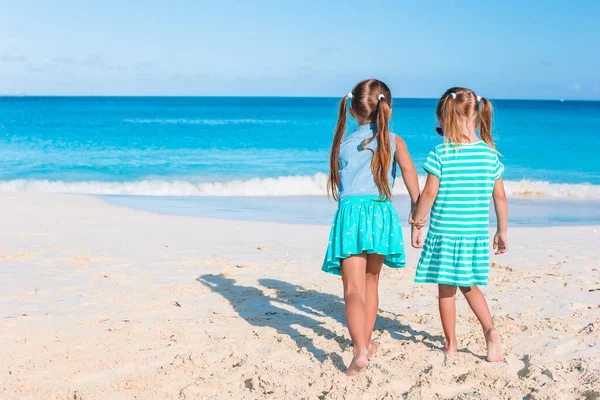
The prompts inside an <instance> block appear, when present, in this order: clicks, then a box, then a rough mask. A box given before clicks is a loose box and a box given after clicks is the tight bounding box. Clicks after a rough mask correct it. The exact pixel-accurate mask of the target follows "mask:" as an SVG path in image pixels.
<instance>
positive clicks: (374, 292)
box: [365, 254, 385, 360]
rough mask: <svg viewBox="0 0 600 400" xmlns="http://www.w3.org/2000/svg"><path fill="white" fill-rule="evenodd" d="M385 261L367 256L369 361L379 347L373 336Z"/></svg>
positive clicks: (378, 255) (378, 257)
mask: <svg viewBox="0 0 600 400" xmlns="http://www.w3.org/2000/svg"><path fill="white" fill-rule="evenodd" d="M384 260H385V256H383V255H381V254H369V255H368V256H367V275H366V301H365V312H366V321H367V325H366V327H367V330H366V340H367V344H368V347H369V353H368V354H367V358H368V359H369V360H370V359H371V358H372V357H373V356H374V355H375V352H376V351H377V346H378V344H377V343H376V342H374V341H373V340H372V336H373V329H374V328H375V320H376V319H377V312H378V311H379V273H380V272H381V266H382V265H383V261H384Z"/></svg>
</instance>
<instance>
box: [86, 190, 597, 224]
mask: <svg viewBox="0 0 600 400" xmlns="http://www.w3.org/2000/svg"><path fill="white" fill-rule="evenodd" d="M92 196H94V197H97V198H100V199H102V200H105V201H106V202H108V203H109V204H112V205H114V206H118V207H125V208H129V209H135V210H142V211H147V212H154V213H158V214H161V215H178V216H189V217H199V218H211V219H218V220H219V219H226V220H232V221H252V222H278V223H283V224H292V225H317V226H330V224H331V219H332V218H333V215H334V213H335V211H336V209H337V202H336V201H334V200H333V199H329V198H328V197H326V196H266V197H264V196H256V197H239V196H228V197H222V196H221V197H220V196H135V195H92ZM394 206H395V207H396V210H397V211H398V214H399V215H400V217H401V218H400V220H401V224H402V226H403V227H407V226H408V224H407V218H404V217H403V216H408V213H409V211H410V210H409V199H408V197H404V196H399V197H398V196H397V197H396V198H395V199H394ZM565 210H568V212H565ZM509 211H510V217H509V227H510V228H516V227H528V226H529V227H553V226H578V227H586V226H595V225H600V201H593V200H564V199H514V198H513V199H509ZM495 224H496V220H495V215H494V214H493V204H492V203H490V226H492V227H494V226H495Z"/></svg>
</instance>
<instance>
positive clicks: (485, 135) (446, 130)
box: [436, 87, 496, 150]
mask: <svg viewBox="0 0 600 400" xmlns="http://www.w3.org/2000/svg"><path fill="white" fill-rule="evenodd" d="M492 114H493V107H492V103H491V102H490V101H489V100H488V99H486V98H484V97H481V96H477V95H476V94H475V92H473V91H472V90H471V89H466V88H462V87H453V88H450V89H448V90H446V92H445V93H444V94H443V95H442V97H441V98H440V101H438V104H437V108H436V116H437V119H438V122H439V124H440V126H441V128H442V132H443V135H444V140H446V142H449V143H456V144H458V143H462V142H464V141H465V138H466V137H467V133H466V132H465V131H464V128H465V126H469V125H474V126H475V129H478V130H479V135H480V136H481V140H483V141H484V142H485V143H487V144H488V145H489V146H490V147H491V148H492V149H494V150H495V149H496V146H495V144H494V140H493V139H492Z"/></svg>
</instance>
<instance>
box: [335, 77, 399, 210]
mask: <svg viewBox="0 0 600 400" xmlns="http://www.w3.org/2000/svg"><path fill="white" fill-rule="evenodd" d="M350 94H351V95H352V100H351V101H350V114H351V115H352V116H353V117H354V118H356V119H360V120H363V121H367V122H374V123H376V124H377V129H376V131H375V134H374V135H373V136H372V137H370V138H367V139H365V140H363V142H362V143H361V144H360V147H361V149H362V150H369V151H371V152H372V153H373V158H372V160H371V169H372V171H373V177H374V178H375V184H376V185H377V189H378V190H379V196H380V197H381V198H382V199H383V200H389V199H391V197H392V190H391V188H390V185H389V182H388V172H389V170H390V167H391V164H392V145H391V139H390V128H389V122H390V117H391V116H392V93H391V92H390V89H389V88H388V87H387V85H386V84H385V83H383V82H381V81H379V80H377V79H367V80H364V81H360V82H359V83H358V84H357V85H356V86H355V87H354V89H352V92H350V93H349V94H348V95H346V96H344V98H342V101H341V102H340V109H339V113H338V121H337V124H336V126H335V131H334V134H333V143H332V145H331V155H330V157H329V180H328V181H327V192H328V193H329V194H331V195H332V196H333V198H334V199H335V200H337V199H338V188H339V186H340V163H339V156H340V145H341V143H342V139H343V137H344V134H345V133H346V118H347V111H346V110H347V108H348V107H347V106H348V100H349V99H350ZM380 95H383V97H382V96H380ZM375 139H377V149H376V150H372V149H370V148H369V147H367V146H368V144H369V143H371V142H372V141H373V140H375Z"/></svg>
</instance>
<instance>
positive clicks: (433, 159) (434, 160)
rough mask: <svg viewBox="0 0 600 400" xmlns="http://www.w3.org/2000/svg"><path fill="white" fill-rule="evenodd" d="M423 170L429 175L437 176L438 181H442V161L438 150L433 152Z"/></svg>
mask: <svg viewBox="0 0 600 400" xmlns="http://www.w3.org/2000/svg"><path fill="white" fill-rule="evenodd" d="M423 169H424V170H425V171H427V172H428V173H430V174H432V175H435V176H436V177H437V178H438V179H442V159H441V157H440V155H439V154H438V152H437V151H436V149H433V150H431V152H430V153H429V155H428V156H427V160H425V164H423Z"/></svg>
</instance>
